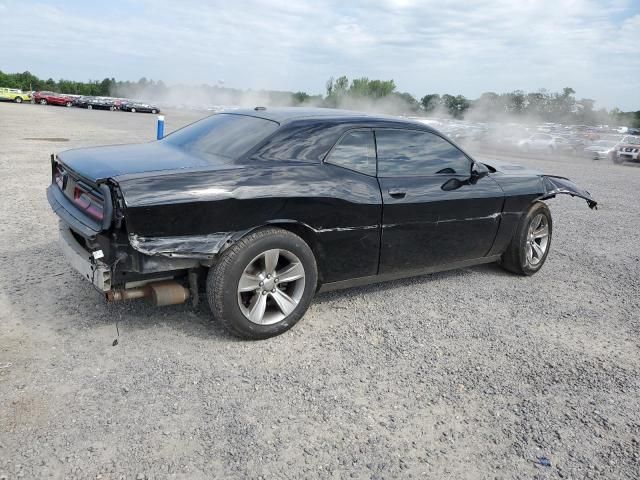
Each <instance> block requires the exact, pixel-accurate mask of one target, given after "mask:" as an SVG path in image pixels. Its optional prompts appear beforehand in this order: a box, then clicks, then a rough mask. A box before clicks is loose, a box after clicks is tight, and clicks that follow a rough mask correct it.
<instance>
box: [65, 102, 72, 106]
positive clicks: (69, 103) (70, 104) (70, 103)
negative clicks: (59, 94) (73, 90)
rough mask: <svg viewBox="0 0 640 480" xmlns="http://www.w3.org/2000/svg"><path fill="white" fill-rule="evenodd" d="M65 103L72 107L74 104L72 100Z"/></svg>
mask: <svg viewBox="0 0 640 480" xmlns="http://www.w3.org/2000/svg"><path fill="white" fill-rule="evenodd" d="M65 105H66V106H67V107H72V106H73V103H72V102H67V103H65Z"/></svg>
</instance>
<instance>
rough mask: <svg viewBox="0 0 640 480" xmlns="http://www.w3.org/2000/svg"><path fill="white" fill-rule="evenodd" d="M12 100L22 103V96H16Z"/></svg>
mask: <svg viewBox="0 0 640 480" xmlns="http://www.w3.org/2000/svg"><path fill="white" fill-rule="evenodd" d="M14 101H15V102H16V103H22V97H16V98H14Z"/></svg>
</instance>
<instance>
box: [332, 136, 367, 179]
mask: <svg viewBox="0 0 640 480" xmlns="http://www.w3.org/2000/svg"><path fill="white" fill-rule="evenodd" d="M326 161H327V162H328V163H331V164H333V165H338V166H340V167H344V168H348V169H349V170H355V171H356V172H360V173H365V174H367V175H375V174H376V149H375V143H374V140H373V132H372V131H371V130H354V131H352V132H348V133H347V134H346V135H345V136H344V137H342V139H341V140H340V141H339V142H338V144H337V145H336V146H335V147H334V148H333V150H331V153H329V156H328V157H327V160H326Z"/></svg>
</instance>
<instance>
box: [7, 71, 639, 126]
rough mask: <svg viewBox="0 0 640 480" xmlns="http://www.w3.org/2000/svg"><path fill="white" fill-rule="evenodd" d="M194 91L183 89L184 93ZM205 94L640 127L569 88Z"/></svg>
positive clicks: (338, 85)
mask: <svg viewBox="0 0 640 480" xmlns="http://www.w3.org/2000/svg"><path fill="white" fill-rule="evenodd" d="M0 87H9V88H20V89H22V90H50V91H55V92H59V93H70V94H77V95H96V96H109V95H113V96H133V97H144V96H146V97H151V98H164V97H167V96H169V94H170V93H171V91H172V89H175V88H176V87H169V86H167V85H165V84H164V82H162V81H161V80H160V81H153V80H149V79H147V78H144V77H143V78H141V79H140V80H138V81H137V82H131V81H116V79H115V78H105V79H103V80H90V81H87V82H76V81H72V80H64V79H60V80H57V81H56V80H54V79H52V78H49V79H47V80H43V79H40V78H38V77H37V76H35V75H33V74H32V73H30V72H23V73H4V72H2V71H0ZM189 88H190V87H184V86H183V87H182V90H183V91H187V92H188V90H189ZM198 89H199V91H200V92H202V93H204V94H205V96H206V97H207V98H218V99H223V100H224V102H227V103H230V104H231V103H237V104H241V103H242V101H243V99H246V98H247V94H248V93H257V94H259V96H260V98H261V99H264V100H265V101H266V102H267V103H268V104H269V105H274V106H275V105H279V106H283V105H292V106H298V105H314V106H324V107H341V108H354V109H365V110H367V109H369V110H377V111H384V112H385V113H394V114H414V115H431V116H449V117H453V118H459V119H463V118H464V119H468V120H476V121H501V120H502V121H505V120H510V121H516V120H518V119H519V118H520V119H523V120H524V119H531V120H535V121H548V122H563V123H570V124H586V125H598V124H609V125H626V126H630V127H631V126H633V127H640V111H636V112H622V111H621V110H619V109H617V108H614V109H612V110H610V111H608V110H606V109H604V108H601V109H598V110H596V109H595V107H594V106H595V101H594V100H592V99H587V98H581V99H576V97H575V91H574V90H573V89H572V88H570V87H566V88H564V89H563V90H562V91H561V92H550V91H547V90H544V89H541V90H539V91H537V92H524V91H522V90H514V91H512V92H508V93H495V92H485V93H483V94H482V95H481V96H480V97H479V98H477V99H473V100H472V99H468V98H466V97H465V96H464V95H451V94H442V95H441V94H438V93H430V94H427V95H424V96H423V97H422V98H420V99H417V98H415V97H414V96H413V95H411V94H410V93H407V92H399V91H398V90H397V87H396V84H395V82H394V81H393V80H375V79H374V80H370V79H369V78H367V77H361V78H354V79H351V80H349V78H348V77H346V76H344V75H343V76H340V77H338V78H335V79H334V78H333V77H332V78H330V79H329V80H328V81H327V82H326V91H325V95H309V94H307V93H306V92H303V91H299V92H287V91H273V90H260V91H258V92H247V91H245V90H240V89H234V88H229V87H224V86H221V85H213V86H212V85H201V86H199V87H198Z"/></svg>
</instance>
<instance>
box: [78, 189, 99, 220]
mask: <svg viewBox="0 0 640 480" xmlns="http://www.w3.org/2000/svg"><path fill="white" fill-rule="evenodd" d="M73 203H75V204H76V206H77V207H78V208H80V209H81V210H84V211H85V212H87V213H88V214H89V215H90V216H92V217H93V218H95V219H96V220H102V218H103V216H104V213H103V206H104V205H103V201H102V199H100V198H98V197H96V196H95V195H93V194H91V193H89V192H87V191H86V190H83V189H82V188H80V187H78V186H76V187H75V189H74V190H73Z"/></svg>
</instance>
